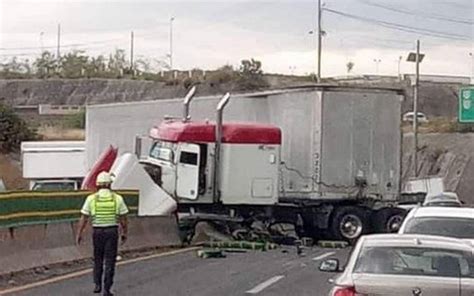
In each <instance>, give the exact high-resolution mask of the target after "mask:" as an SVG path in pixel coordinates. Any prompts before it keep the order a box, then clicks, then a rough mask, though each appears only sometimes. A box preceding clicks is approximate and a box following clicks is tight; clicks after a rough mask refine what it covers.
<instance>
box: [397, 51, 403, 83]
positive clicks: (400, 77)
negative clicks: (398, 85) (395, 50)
mask: <svg viewBox="0 0 474 296" xmlns="http://www.w3.org/2000/svg"><path fill="white" fill-rule="evenodd" d="M402 59H403V57H402V56H399V57H398V81H401V80H402V76H401V73H400V64H401V62H402Z"/></svg>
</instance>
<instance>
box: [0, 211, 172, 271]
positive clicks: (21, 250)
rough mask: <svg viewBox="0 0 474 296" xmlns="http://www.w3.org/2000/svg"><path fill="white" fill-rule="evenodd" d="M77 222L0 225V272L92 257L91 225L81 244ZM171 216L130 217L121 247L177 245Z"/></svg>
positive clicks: (128, 248) (125, 249)
mask: <svg viewBox="0 0 474 296" xmlns="http://www.w3.org/2000/svg"><path fill="white" fill-rule="evenodd" d="M76 229H77V225H76V223H75V222H63V223H52V224H41V225H32V226H23V227H17V228H0V266H1V268H0V275H2V274H7V273H11V272H16V271H21V270H25V269H31V268H35V267H40V266H46V265H51V264H56V263H63V262H69V261H74V260H80V259H86V258H90V257H92V243H91V229H90V227H89V228H88V229H87V231H86V233H85V236H84V239H85V241H84V242H83V244H82V245H80V246H77V245H75V236H76ZM179 245H181V241H180V240H179V237H178V226H177V223H176V218H175V217H174V216H171V217H168V216H166V217H165V216H162V217H141V218H130V219H129V238H128V241H127V243H126V244H125V245H123V246H120V247H119V250H121V251H131V250H139V249H144V248H150V247H167V246H179Z"/></svg>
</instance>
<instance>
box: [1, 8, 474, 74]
mask: <svg viewBox="0 0 474 296" xmlns="http://www.w3.org/2000/svg"><path fill="white" fill-rule="evenodd" d="M322 3H323V12H322V15H323V16H322V29H323V30H324V32H325V36H324V37H323V43H322V48H323V52H322V74H323V76H336V75H347V68H346V65H347V63H348V62H353V63H354V68H353V71H352V72H351V74H380V75H397V73H398V68H399V65H400V72H401V73H413V71H414V64H413V63H409V62H406V61H405V59H406V56H407V55H408V53H409V52H411V51H414V50H415V48H416V46H415V41H416V40H417V39H420V42H421V52H422V53H424V54H425V55H426V56H425V59H424V60H423V62H422V65H421V73H422V74H441V75H460V76H471V75H474V73H473V72H474V57H471V56H470V55H469V53H473V54H474V0H322ZM171 18H174V20H173V22H172V31H173V34H172V36H173V38H172V39H173V67H174V68H175V69H181V70H187V69H192V68H200V69H215V68H217V67H220V66H222V65H226V64H229V65H233V66H236V67H237V66H238V65H239V63H240V61H241V60H242V59H249V58H256V59H258V60H260V61H262V64H263V70H264V71H265V72H270V73H283V74H298V75H305V74H309V73H314V72H316V66H317V50H316V49H317V36H316V35H315V34H310V33H309V32H310V31H314V30H315V29H316V28H317V0H312V1H309V0H306V1H303V0H274V1H261V0H253V1H243V0H227V1H224V0H208V1H195V0H188V1H162V0H161V1H160V0H142V1H140V0H138V1H132V0H115V1H109V0H94V1H92V0H87V1H86V0H54V1H40V0H0V61H2V60H3V61H5V60H7V59H10V58H11V57H12V56H13V55H16V56H18V57H19V58H23V59H26V58H28V59H34V58H35V57H36V56H38V55H39V54H40V52H41V50H42V49H47V50H51V51H53V52H56V43H57V41H56V40H57V26H58V24H59V23H60V24H61V54H64V53H67V52H69V51H72V50H85V51H86V52H87V53H88V54H89V55H93V56H95V55H99V54H106V55H108V54H109V53H110V52H112V51H114V50H115V49H116V48H121V49H124V50H125V51H126V54H127V57H128V56H129V54H130V34H131V31H134V36H135V38H134V39H135V40H134V53H135V59H143V60H147V61H151V62H152V63H153V64H155V62H156V61H158V60H161V61H166V62H169V53H170V28H171V26H170V19H171ZM400 57H401V58H400Z"/></svg>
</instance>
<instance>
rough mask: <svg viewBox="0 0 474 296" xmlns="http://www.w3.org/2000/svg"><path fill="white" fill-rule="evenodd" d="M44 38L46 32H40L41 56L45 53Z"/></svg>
mask: <svg viewBox="0 0 474 296" xmlns="http://www.w3.org/2000/svg"><path fill="white" fill-rule="evenodd" d="M43 36H44V32H40V47H41V54H43V52H44V43H43Z"/></svg>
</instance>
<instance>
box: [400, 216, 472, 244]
mask: <svg viewBox="0 0 474 296" xmlns="http://www.w3.org/2000/svg"><path fill="white" fill-rule="evenodd" d="M405 233H414V234H431V235H441V236H450V237H456V238H461V239H474V218H473V219H466V218H440V217H420V218H413V219H411V220H409V221H408V222H407V225H406V228H405Z"/></svg>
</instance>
